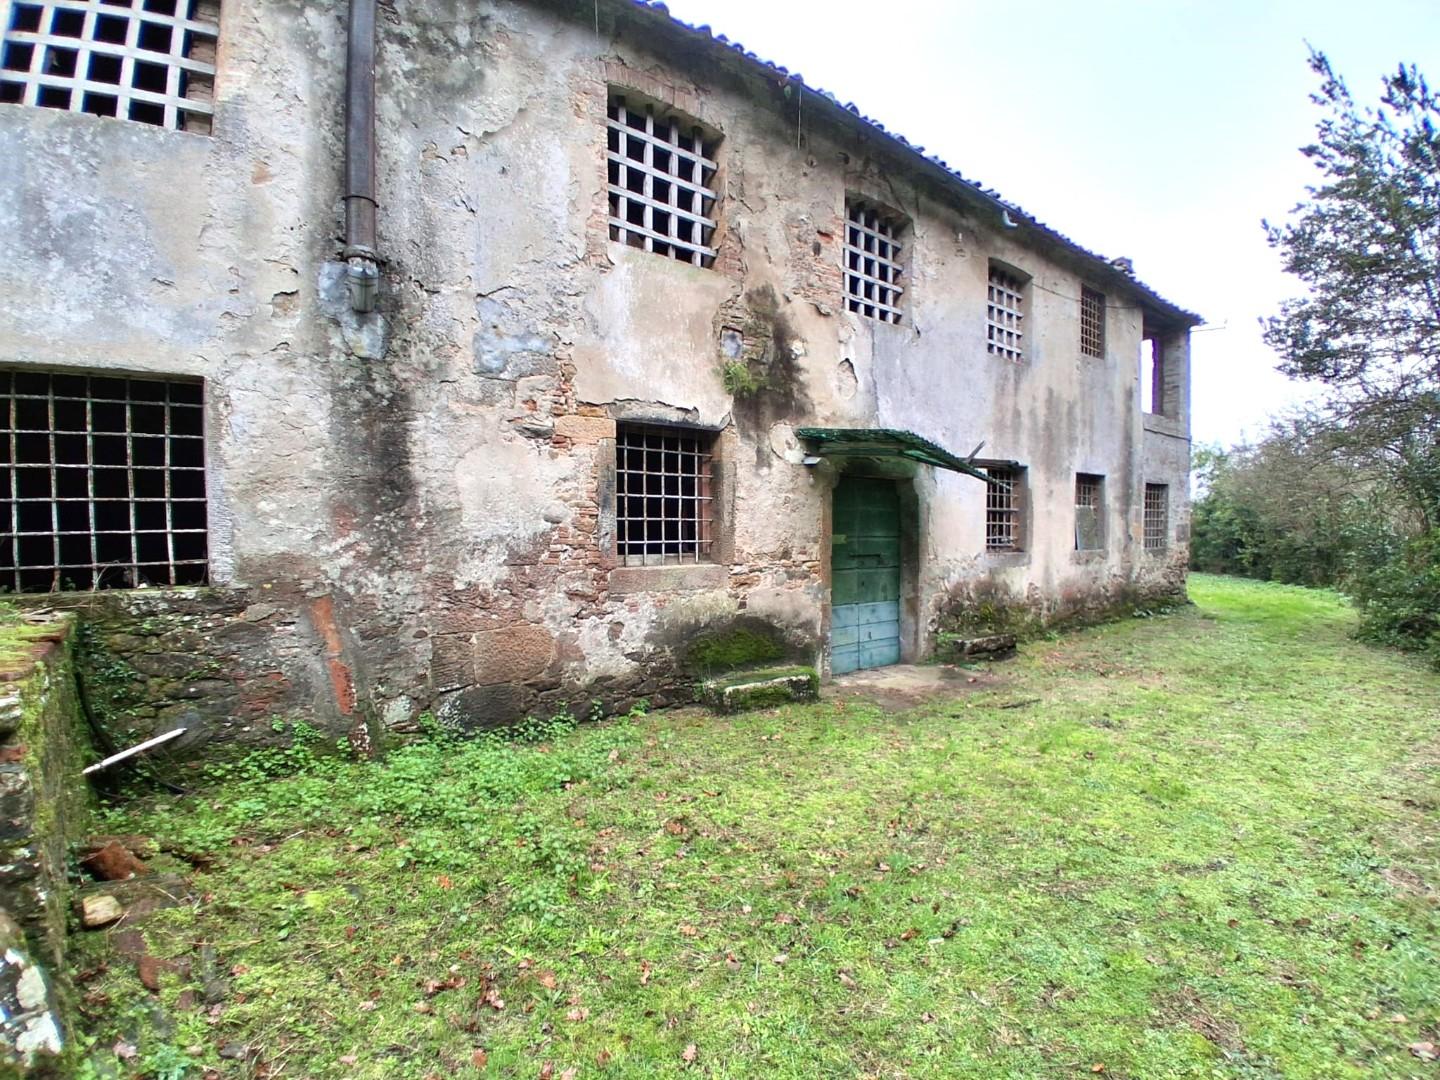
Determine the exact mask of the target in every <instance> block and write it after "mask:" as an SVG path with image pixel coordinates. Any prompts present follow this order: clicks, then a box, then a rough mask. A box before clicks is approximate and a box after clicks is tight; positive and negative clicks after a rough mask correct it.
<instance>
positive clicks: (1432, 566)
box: [1348, 529, 1440, 667]
mask: <svg viewBox="0 0 1440 1080" xmlns="http://www.w3.org/2000/svg"><path fill="white" fill-rule="evenodd" d="M1348 591H1349V592H1350V594H1351V595H1352V596H1354V598H1355V602H1356V603H1357V604H1358V605H1359V607H1360V635H1359V636H1360V638H1361V639H1362V640H1364V641H1370V642H1374V643H1376V644H1379V645H1392V646H1395V647H1398V648H1402V649H1410V650H1415V651H1420V652H1424V653H1425V654H1426V655H1427V656H1428V657H1429V659H1430V660H1431V662H1432V663H1434V664H1435V665H1436V666H1437V667H1440V529H1431V530H1430V531H1429V532H1428V533H1424V534H1422V535H1421V536H1419V537H1416V538H1415V539H1413V540H1409V541H1397V540H1395V539H1393V538H1390V537H1387V536H1386V535H1385V534H1383V533H1381V534H1379V535H1378V536H1377V537H1376V539H1375V540H1374V541H1373V542H1372V543H1371V544H1369V545H1367V546H1366V547H1365V548H1362V549H1361V551H1360V552H1359V554H1358V555H1357V557H1356V559H1355V562H1354V564H1353V565H1352V568H1351V573H1350V578H1349V582H1348Z"/></svg>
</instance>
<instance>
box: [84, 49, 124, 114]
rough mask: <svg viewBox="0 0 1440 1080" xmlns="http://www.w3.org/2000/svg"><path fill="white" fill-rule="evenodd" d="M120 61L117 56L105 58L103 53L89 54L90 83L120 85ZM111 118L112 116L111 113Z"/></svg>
mask: <svg viewBox="0 0 1440 1080" xmlns="http://www.w3.org/2000/svg"><path fill="white" fill-rule="evenodd" d="M120 67H121V61H120V57H118V56H107V55H105V54H104V53H91V54H90V81H91V82H103V83H110V84H112V85H114V86H119V85H120ZM111 115H112V116H113V115H114V114H113V113H111Z"/></svg>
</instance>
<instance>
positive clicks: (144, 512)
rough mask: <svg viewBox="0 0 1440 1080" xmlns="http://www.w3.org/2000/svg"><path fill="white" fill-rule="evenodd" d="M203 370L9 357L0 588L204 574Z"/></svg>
mask: <svg viewBox="0 0 1440 1080" xmlns="http://www.w3.org/2000/svg"><path fill="white" fill-rule="evenodd" d="M203 402H204V398H203V388H202V385H201V384H200V383H199V382H186V381H180V380H166V379H143V378H125V377H117V376H108V375H105V376H102V375H80V374H62V373H59V372H47V371H32V370H22V369H13V368H12V369H0V420H3V422H4V426H3V428H0V456H3V463H0V588H3V589H6V590H13V591H15V592H53V591H57V590H63V589H124V588H133V587H138V586H142V585H200V584H203V583H204V582H205V580H206V573H207V570H206V568H207V557H208V552H207V546H208V545H207V533H206V512H205V437H204V425H203V412H204V409H203Z"/></svg>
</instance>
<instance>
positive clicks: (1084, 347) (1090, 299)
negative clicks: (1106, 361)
mask: <svg viewBox="0 0 1440 1080" xmlns="http://www.w3.org/2000/svg"><path fill="white" fill-rule="evenodd" d="M1080 351H1081V352H1082V353H1084V354H1085V355H1086V356H1099V357H1104V355H1105V294H1104V293H1102V292H1098V291H1096V290H1095V289H1092V288H1090V286H1088V285H1082V286H1080Z"/></svg>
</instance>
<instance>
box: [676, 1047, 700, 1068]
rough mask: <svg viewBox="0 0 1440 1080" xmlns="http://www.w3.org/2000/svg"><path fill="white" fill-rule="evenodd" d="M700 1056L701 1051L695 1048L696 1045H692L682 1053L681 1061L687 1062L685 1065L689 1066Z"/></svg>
mask: <svg viewBox="0 0 1440 1080" xmlns="http://www.w3.org/2000/svg"><path fill="white" fill-rule="evenodd" d="M699 1056H700V1051H699V1050H697V1049H696V1048H695V1044H694V1043H691V1044H690V1045H689V1046H687V1047H685V1049H684V1050H682V1051H680V1060H681V1061H683V1062H685V1064H687V1065H688V1064H690V1063H691V1062H693V1061H694V1060H695V1059H696V1058H697V1057H699Z"/></svg>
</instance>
